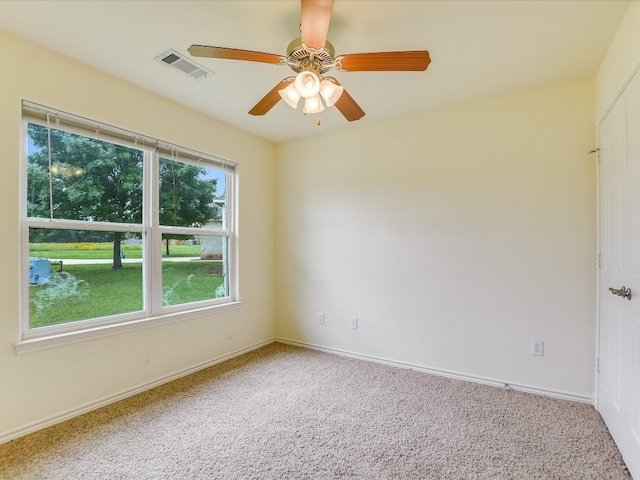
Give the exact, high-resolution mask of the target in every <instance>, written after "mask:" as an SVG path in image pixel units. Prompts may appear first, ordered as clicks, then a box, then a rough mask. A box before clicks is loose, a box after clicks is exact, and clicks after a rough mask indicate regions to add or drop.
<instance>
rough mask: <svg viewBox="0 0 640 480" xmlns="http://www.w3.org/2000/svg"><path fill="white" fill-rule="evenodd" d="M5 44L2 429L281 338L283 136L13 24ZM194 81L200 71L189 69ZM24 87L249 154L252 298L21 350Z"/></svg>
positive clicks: (115, 118) (247, 283) (246, 227)
mask: <svg viewBox="0 0 640 480" xmlns="http://www.w3.org/2000/svg"><path fill="white" fill-rule="evenodd" d="M0 45H2V52H3V56H4V59H3V62H5V63H4V64H5V66H6V68H4V69H3V75H2V80H1V87H2V88H1V89H0V145H2V176H1V177H0V182H1V187H0V196H1V198H2V205H3V208H2V209H0V224H1V225H2V228H3V241H2V248H1V249H0V265H2V269H3V274H2V276H1V279H2V280H0V281H1V282H2V288H0V305H2V309H1V312H0V392H1V394H0V438H2V437H5V438H6V437H7V436H11V435H12V432H16V431H21V429H24V428H28V426H29V425H33V424H35V423H37V422H43V421H46V420H47V419H49V418H57V417H56V416H57V415H60V414H62V413H64V412H67V411H73V410H74V409H78V408H81V407H83V406H85V405H91V404H93V403H94V402H96V401H99V400H100V399H108V398H111V397H113V396H114V395H117V394H119V393H121V392H127V391H129V390H131V389H133V388H136V387H138V386H141V385H145V384H148V383H149V382H153V381H156V380H158V379H161V378H164V377H167V376H170V375H172V374H174V373H176V372H180V371H182V370H185V369H189V368H191V367H194V366H197V365H199V364H202V363H205V362H208V361H211V360H213V359H216V358H218V357H220V356H223V355H226V354H228V353H230V352H234V351H237V350H240V349H243V348H247V347H250V346H253V345H255V344H257V343H259V342H262V341H265V340H268V339H271V338H272V337H273V335H274V317H273V311H274V304H273V298H274V291H273V284H274V274H273V270H274V267H273V241H274V230H273V223H274V220H273V217H274V214H273V210H274V209H273V162H274V154H275V150H274V146H273V145H272V144H270V143H268V142H265V141H264V140H260V139H258V138H257V137H254V136H252V135H249V134H247V133H243V132H241V131H239V130H237V129H235V128H232V127H229V126H227V125H224V124H222V123H219V122H216V121H214V120H212V119H211V118H208V117H205V116H203V115H200V114H198V113H195V112H194V111H191V110H189V109H186V108H184V107H181V106H179V105H177V104H176V103H173V102H172V101H170V100H167V99H164V98H161V97H159V96H156V95H154V94H152V93H150V92H148V91H145V90H143V89H140V88H136V87H133V86H131V85H129V84H127V83H125V82H122V81H120V80H118V79H115V78H112V77H108V76H106V75H104V74H102V73H99V72H97V71H96V70H93V69H91V68H88V67H85V66H83V65H81V64H78V63H77V62H74V61H72V60H69V59H67V58H65V57H62V56H60V55H57V54H55V53H52V52H50V51H47V50H44V49H42V48H40V47H37V46H35V45H33V44H30V43H27V42H25V41H22V40H20V39H18V38H17V37H15V36H12V35H9V34H7V33H4V32H2V31H0ZM9 65H11V67H9ZM180 80H182V78H180ZM177 81H179V80H177ZM184 81H185V82H189V81H191V79H189V78H187V77H185V78H184ZM22 99H27V100H31V101H34V102H38V103H41V104H44V105H48V106H50V107H54V108H58V109H61V110H65V111H69V112H72V113H77V114H80V115H83V116H85V117H89V118H93V119H96V120H99V121H103V122H105V123H109V124H113V125H116V126H119V127H122V128H125V129H129V130H132V131H137V132H140V133H143V134H147V135H150V136H154V137H156V138H160V139H163V140H166V141H170V142H173V143H176V144H178V145H182V146H185V147H189V148H193V149H196V150H201V151H204V152H207V153H211V154H214V155H218V156H221V157H224V158H228V159H231V160H234V161H236V162H238V164H239V170H240V172H241V181H240V182H239V187H238V188H239V209H240V211H239V216H240V218H241V221H240V225H239V228H238V234H239V248H240V252H241V257H240V265H239V269H240V294H241V299H242V300H243V304H242V306H241V307H240V308H238V309H236V310H232V311H228V312H226V313H220V314H217V315H209V316H203V317H202V318H197V319H193V320H189V321H184V322H180V323H174V324H171V325H165V326H161V327H155V328H148V329H145V330H139V331H136V332H131V333H125V334H120V335H115V336H111V337H108V338H104V339H100V340H94V341H89V342H84V343H78V344H74V345H68V346H61V347H57V348H52V349H49V350H44V351H38V352H32V353H27V354H21V355H16V352H15V348H14V344H15V342H16V341H17V340H18V336H19V331H18V319H19V297H20V295H19V285H18V278H19V266H20V260H19V257H20V250H19V228H18V223H19V199H20V192H19V164H20V140H19V139H20V128H21V100H22Z"/></svg>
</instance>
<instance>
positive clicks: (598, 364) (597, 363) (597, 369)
mask: <svg viewBox="0 0 640 480" xmlns="http://www.w3.org/2000/svg"><path fill="white" fill-rule="evenodd" d="M596 372H598V373H600V359H598V360H596Z"/></svg>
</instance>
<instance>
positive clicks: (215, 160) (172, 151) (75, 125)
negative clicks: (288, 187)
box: [22, 100, 236, 171]
mask: <svg viewBox="0 0 640 480" xmlns="http://www.w3.org/2000/svg"><path fill="white" fill-rule="evenodd" d="M22 116H23V119H25V120H27V121H29V122H32V123H37V124H40V125H44V126H49V127H50V128H61V129H64V130H69V131H71V132H73V133H77V134H80V135H84V136H86V137H92V138H96V139H98V140H105V141H109V142H112V143H118V144H120V145H125V146H128V147H133V148H139V149H144V150H152V151H157V152H158V154H159V155H160V156H161V157H165V158H169V159H175V158H179V159H180V160H181V161H186V162H188V163H200V162H204V163H206V164H207V165H209V166H213V167H219V168H222V169H225V170H227V171H231V170H234V169H235V167H236V163H235V162H232V161H230V160H226V159H222V158H219V157H215V156H213V155H208V154H206V153H201V152H197V151H195V150H191V149H188V148H185V147H181V146H179V145H174V144H171V143H168V142H165V141H162V140H159V139H157V138H152V137H148V136H145V135H141V134H138V133H134V132H131V131H129V130H124V129H122V128H118V127H114V126H112V125H107V124H105V123H101V122H97V121H95V120H89V119H87V118H84V117H80V116H77V115H73V114H71V113H66V112H62V111H60V110H55V109H53V108H49V107H45V106H43V105H38V104H37V103H33V102H29V101H26V100H23V102H22Z"/></svg>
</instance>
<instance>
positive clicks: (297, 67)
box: [287, 38, 336, 75]
mask: <svg viewBox="0 0 640 480" xmlns="http://www.w3.org/2000/svg"><path fill="white" fill-rule="evenodd" d="M335 55H336V51H335V49H334V48H333V45H331V42H329V41H328V40H327V41H326V42H325V45H324V48H321V49H312V48H309V47H307V46H305V45H304V44H303V43H302V40H301V39H300V38H296V39H295V40H293V41H292V42H291V43H290V44H289V46H288V47H287V58H288V59H289V66H290V67H291V70H293V71H294V72H297V73H300V72H301V71H303V70H309V68H308V67H306V66H307V65H309V64H315V65H317V70H318V71H317V72H316V73H317V74H319V75H320V74H323V73H326V72H328V71H329V70H331V69H332V68H333V67H334V62H333V59H334V58H335Z"/></svg>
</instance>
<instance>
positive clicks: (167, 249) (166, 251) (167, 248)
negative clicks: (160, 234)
mask: <svg viewBox="0 0 640 480" xmlns="http://www.w3.org/2000/svg"><path fill="white" fill-rule="evenodd" d="M165 253H166V255H167V257H168V256H169V239H168V238H167V246H166V248H165Z"/></svg>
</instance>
